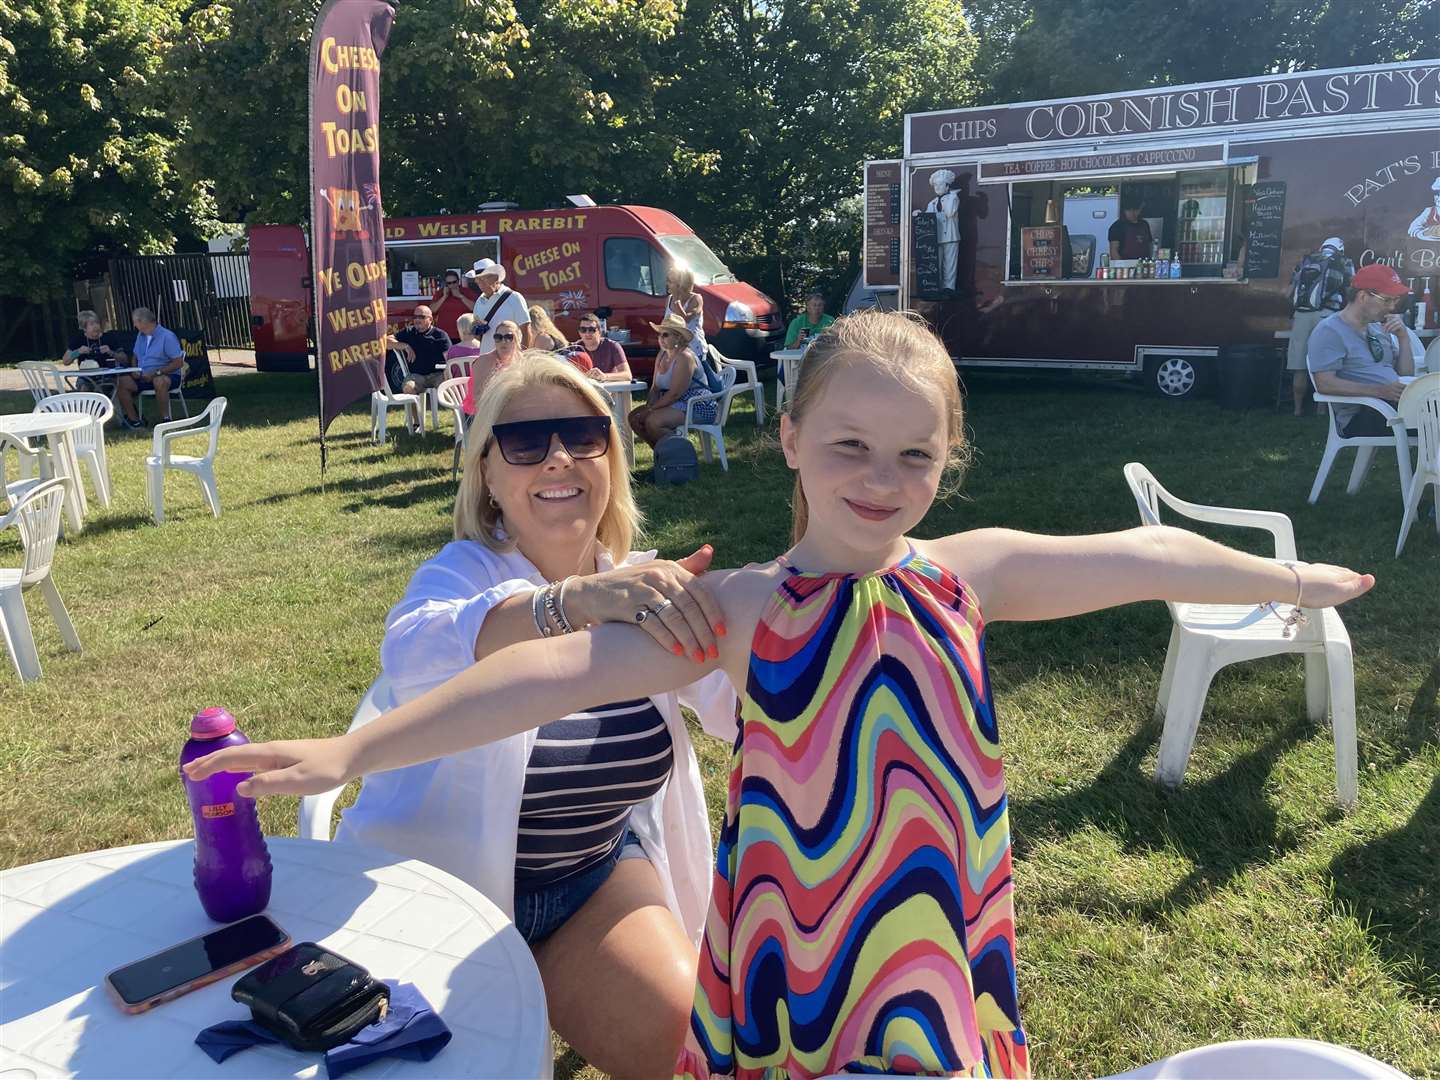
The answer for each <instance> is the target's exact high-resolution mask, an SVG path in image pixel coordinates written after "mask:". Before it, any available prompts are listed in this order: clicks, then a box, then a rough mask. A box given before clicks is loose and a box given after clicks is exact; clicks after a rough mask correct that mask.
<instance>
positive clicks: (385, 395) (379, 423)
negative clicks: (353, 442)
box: [370, 353, 430, 445]
mask: <svg viewBox="0 0 1440 1080" xmlns="http://www.w3.org/2000/svg"><path fill="white" fill-rule="evenodd" d="M395 359H397V360H399V361H400V370H401V371H403V372H404V373H405V378H407V379H408V378H410V365H409V364H407V363H406V362H405V357H403V356H401V355H400V354H399V353H396V354H395ZM380 384H381V387H382V389H379V390H375V391H373V392H372V393H371V394H370V441H371V442H375V443H380V444H382V445H383V444H384V442H385V428H386V419H387V417H388V416H389V414H390V410H391V409H404V410H405V423H406V426H407V427H409V428H410V430H411V431H419V433H420V434H422V435H423V434H424V433H425V407H426V400H427V399H428V398H429V396H430V395H429V394H428V393H427V394H426V395H425V396H424V398H422V397H421V395H419V394H400V393H396V392H395V391H394V390H391V389H390V380H389V378H388V377H387V376H386V375H385V372H384V371H383V370H382V371H381V373H380Z"/></svg>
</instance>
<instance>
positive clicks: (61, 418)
mask: <svg viewBox="0 0 1440 1080" xmlns="http://www.w3.org/2000/svg"><path fill="white" fill-rule="evenodd" d="M94 422H95V418H94V417H92V416H85V415H82V414H80V413H52V412H42V413H10V414H8V415H6V416H0V431H3V432H5V434H7V435H16V436H19V437H20V438H22V439H27V440H28V439H38V438H40V437H41V436H44V437H45V438H46V439H48V440H49V442H50V460H51V461H52V462H53V463H54V468H55V475H56V476H58V477H60V478H61V479H62V480H64V481H65V516H66V519H67V520H68V521H69V522H70V528H72V529H73V530H74V531H75V532H77V533H78V532H80V530H82V529H83V528H85V515H86V514H87V513H88V512H89V510H90V504H89V503H88V502H87V501H86V499H85V484H84V483H83V481H82V480H81V477H80V458H79V456H78V455H77V454H76V453H75V432H77V431H79V430H80V429H81V428H85V427H89V426H90V425H91V424H93V423H94Z"/></svg>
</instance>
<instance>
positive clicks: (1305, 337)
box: [1285, 236, 1355, 416]
mask: <svg viewBox="0 0 1440 1080" xmlns="http://www.w3.org/2000/svg"><path fill="white" fill-rule="evenodd" d="M1354 277H1355V264H1354V263H1353V262H1352V261H1351V260H1349V259H1347V258H1346V257H1345V241H1344V240H1341V239H1340V237H1338V236H1331V237H1329V238H1327V239H1326V241H1325V242H1324V243H1323V244H1321V245H1320V250H1319V251H1312V252H1311V253H1310V254H1309V255H1306V256H1305V258H1303V259H1301V260H1300V265H1299V266H1297V267H1295V273H1294V275H1293V276H1292V277H1291V278H1290V313H1291V316H1292V319H1291V322H1290V343H1289V347H1288V348H1287V349H1286V351H1285V368H1286V370H1287V371H1289V372H1290V392H1291V396H1292V397H1293V398H1294V399H1295V415H1296V416H1303V415H1304V413H1305V401H1306V399H1307V398H1308V397H1309V396H1310V372H1309V371H1308V370H1307V369H1306V367H1305V356H1306V353H1307V351H1308V349H1309V345H1310V335H1311V334H1312V333H1313V332H1314V330H1315V327H1317V326H1319V325H1320V321H1321V320H1322V319H1324V318H1326V317H1327V316H1329V315H1333V314H1334V313H1335V312H1337V311H1339V310H1340V309H1341V308H1343V307H1344V306H1345V291H1346V290H1347V289H1348V288H1350V282H1351V280H1352V279H1353V278H1354ZM1316 411H1319V406H1316Z"/></svg>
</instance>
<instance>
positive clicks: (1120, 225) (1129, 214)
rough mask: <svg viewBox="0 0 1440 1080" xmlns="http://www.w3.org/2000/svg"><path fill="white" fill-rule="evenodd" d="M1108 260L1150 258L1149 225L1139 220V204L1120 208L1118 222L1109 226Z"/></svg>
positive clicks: (1150, 239) (1150, 238)
mask: <svg viewBox="0 0 1440 1080" xmlns="http://www.w3.org/2000/svg"><path fill="white" fill-rule="evenodd" d="M1109 238H1110V258H1112V259H1148V258H1150V244H1151V241H1152V239H1153V238H1152V237H1151V235H1150V223H1149V222H1148V221H1142V220H1141V218H1140V204H1139V203H1135V204H1134V205H1133V206H1122V207H1121V208H1120V220H1119V221H1117V222H1115V224H1114V225H1111V226H1110V234H1109Z"/></svg>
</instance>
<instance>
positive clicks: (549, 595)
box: [545, 581, 575, 634]
mask: <svg viewBox="0 0 1440 1080" xmlns="http://www.w3.org/2000/svg"><path fill="white" fill-rule="evenodd" d="M559 587H560V586H557V585H556V583H555V582H553V581H552V582H551V583H550V584H549V585H548V586H546V588H545V610H546V611H548V612H550V621H551V622H553V623H554V624H555V626H556V627H557V628H558V629H559V631H560V633H562V634H572V633H574V632H575V628H574V627H572V626H571V625H570V623H569V622H568V621H567V620H566V618H565V613H564V612H563V611H561V610H560V605H559V603H557V602H556V600H555V591H556V589H557V588H559Z"/></svg>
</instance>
